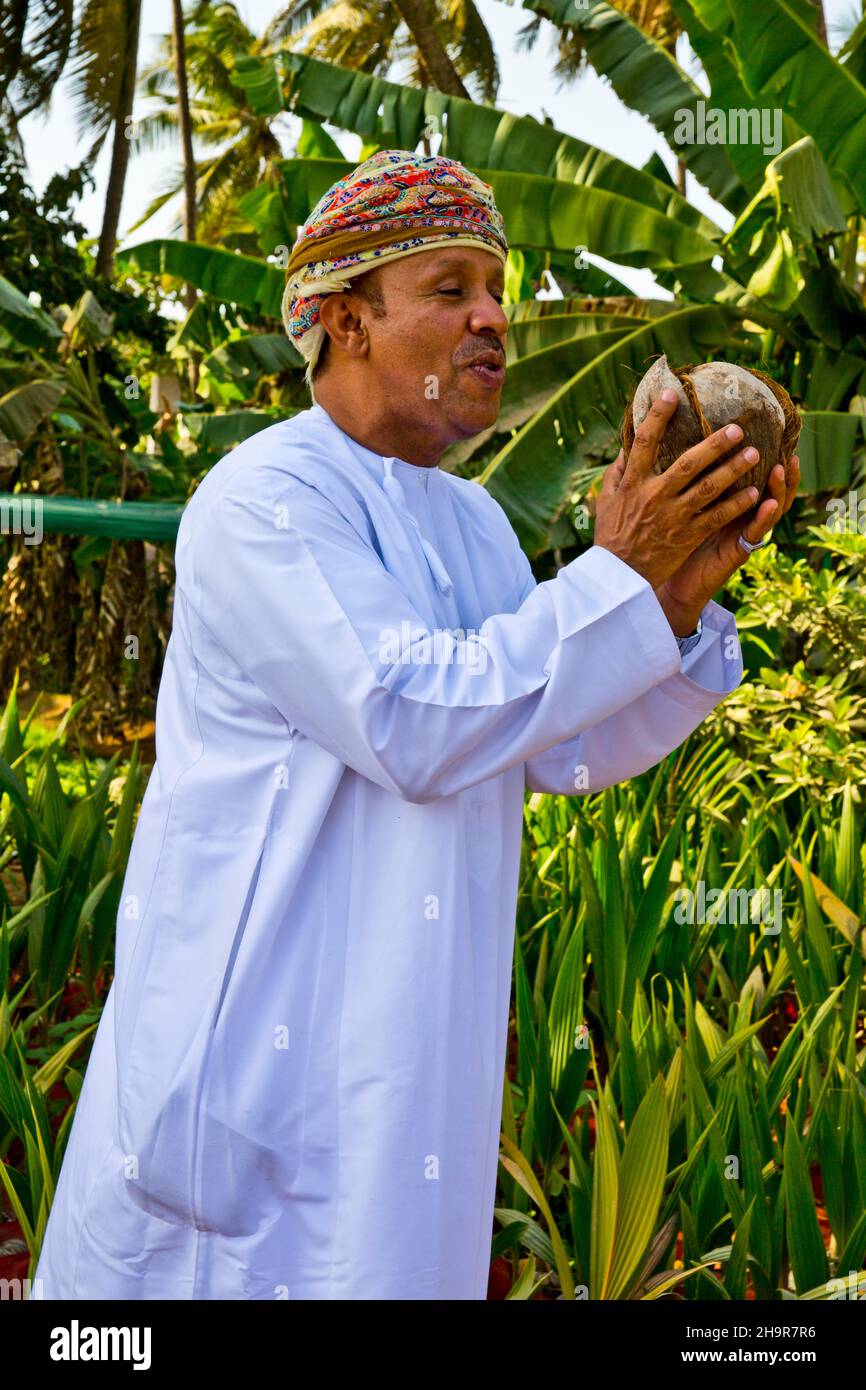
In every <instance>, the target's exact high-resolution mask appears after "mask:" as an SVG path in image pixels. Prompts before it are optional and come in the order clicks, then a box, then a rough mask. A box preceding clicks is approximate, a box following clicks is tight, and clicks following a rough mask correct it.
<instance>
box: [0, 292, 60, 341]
mask: <svg viewBox="0 0 866 1390" xmlns="http://www.w3.org/2000/svg"><path fill="white" fill-rule="evenodd" d="M0 329H2V330H4V331H5V332H6V333H8V334H9V337H10V338H11V339H12V341H13V343H20V344H22V345H23V346H24V347H31V348H40V349H45V348H51V347H55V346H56V345H57V343H59V341H60V337H61V333H60V329H59V328H58V326H57V324H56V323H55V322H54V320H53V319H52V318H49V316H48V314H46V313H44V312H43V311H42V309H37V308H36V305H35V304H31V303H30V300H29V299H28V298H27V296H26V295H24V294H22V293H21V291H20V290H19V289H16V287H15V286H14V285H13V284H10V282H9V281H8V280H6V279H5V278H4V277H3V276H2V275H0Z"/></svg>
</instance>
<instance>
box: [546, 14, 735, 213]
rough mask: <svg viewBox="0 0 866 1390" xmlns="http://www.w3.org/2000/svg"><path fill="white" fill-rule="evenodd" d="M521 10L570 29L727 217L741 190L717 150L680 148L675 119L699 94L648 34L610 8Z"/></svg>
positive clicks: (718, 147)
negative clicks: (727, 210) (574, 31)
mask: <svg viewBox="0 0 866 1390" xmlns="http://www.w3.org/2000/svg"><path fill="white" fill-rule="evenodd" d="M522 3H523V8H524V9H527V10H532V11H533V12H534V13H535V14H540V15H543V16H544V18H545V19H549V20H550V21H551V22H552V23H553V24H556V25H559V26H562V27H568V28H570V29H574V30H576V31H577V32H578V34H579V35H580V40H581V43H582V45H583V47H584V49H585V51H586V56H587V58H588V59H589V61H590V62H591V63H592V66H593V67H594V68H595V70H596V72H597V73H598V74H599V76H600V77H606V78H607V79H608V81H609V82H610V84H611V86H612V87H613V89H614V91H615V92H616V94H617V96H618V97H619V98H620V100H621V101H623V102H625V104H626V106H629V107H631V108H632V110H635V111H641V112H642V113H643V114H644V115H645V116H647V117H648V118H649V120H651V121H652V123H653V125H654V126H655V127H656V129H657V130H658V131H660V133H661V134H662V135H664V137H665V139H666V140H667V141H668V144H669V145H670V146H671V148H672V149H673V150H674V151H675V153H676V155H677V157H678V158H679V159H681V160H682V161H683V163H684V164H686V166H687V167H688V168H689V169H690V170H691V172H692V173H693V174H694V176H695V178H696V179H698V180H699V181H700V182H701V183H702V184H703V185H704V186H705V187H706V188H708V189H709V191H710V192H711V193H712V195H713V197H714V198H716V199H717V200H718V201H719V202H720V203H722V204H724V206H725V207H727V208H730V209H731V210H732V211H733V212H736V211H738V210H739V208H740V207H741V206H742V204H743V202H744V201H745V190H744V188H743V185H742V183H741V182H740V179H739V176H738V174H737V172H736V170H735V169H734V166H733V164H732V163H731V160H730V158H729V156H728V153H727V151H726V149H725V148H724V146H722V145H706V144H697V143H692V144H680V143H679V142H678V141H677V127H678V123H679V122H678V118H679V117H680V116H681V114H682V113H683V112H684V111H695V110H696V109H697V105H698V102H700V101H703V100H705V98H704V93H703V92H702V91H701V89H700V87H698V85H697V83H695V82H693V81H692V79H691V77H689V75H688V74H687V73H685V72H684V71H683V70H682V68H681V67H680V66H679V64H678V63H677V61H676V59H675V58H674V57H673V56H672V55H671V54H670V53H668V52H667V50H666V49H664V48H663V47H662V45H661V44H660V43H658V42H657V41H656V40H655V39H654V38H653V37H652V36H651V35H650V34H648V33H646V31H645V30H643V29H642V28H641V27H640V26H639V25H638V24H635V23H634V22H633V21H632V20H631V19H629V18H628V16H627V15H625V14H623V12H622V11H621V10H619V9H617V8H616V7H615V6H614V5H607V4H603V3H600V4H590V5H589V6H587V7H586V8H584V7H583V6H578V5H576V4H575V3H574V0H522Z"/></svg>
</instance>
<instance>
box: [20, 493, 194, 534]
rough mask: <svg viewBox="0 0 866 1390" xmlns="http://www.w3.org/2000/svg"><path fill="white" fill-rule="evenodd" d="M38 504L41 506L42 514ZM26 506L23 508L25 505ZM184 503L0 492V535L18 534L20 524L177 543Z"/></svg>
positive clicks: (67, 531)
mask: <svg viewBox="0 0 866 1390" xmlns="http://www.w3.org/2000/svg"><path fill="white" fill-rule="evenodd" d="M34 503H39V504H40V511H41V516H40V514H39V512H37V511H35V510H34ZM22 504H23V505H22ZM183 510H184V504H183V503H181V502H112V501H109V500H108V499H98V500H93V499H92V498H89V497H63V496H60V495H58V494H57V493H47V494H45V495H40V494H38V493H33V492H16V493H11V492H5V493H0V535H9V534H10V533H11V534H18V531H19V529H20V528H19V526H18V525H16V521H18V520H20V518H22V516H23V518H24V519H25V520H26V521H27V525H28V527H32V526H33V523H34V521H35V520H36V519H37V518H38V520H39V524H40V525H41V528H42V530H43V531H51V532H58V533H64V534H66V535H70V536H111V537H112V538H113V539H116V540H122V541H134V540H137V541H174V540H176V539H177V528H178V526H179V525H180V518H181V516H182V514H183Z"/></svg>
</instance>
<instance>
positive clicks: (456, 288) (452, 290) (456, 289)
mask: <svg viewBox="0 0 866 1390" xmlns="http://www.w3.org/2000/svg"><path fill="white" fill-rule="evenodd" d="M439 293H440V294H461V293H462V290H461V289H460V287H459V286H458V285H452V286H451V288H450V289H447V290H440V291H439Z"/></svg>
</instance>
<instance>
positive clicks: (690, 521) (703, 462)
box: [595, 391, 758, 589]
mask: <svg viewBox="0 0 866 1390" xmlns="http://www.w3.org/2000/svg"><path fill="white" fill-rule="evenodd" d="M666 397H667V398H668V399H666ZM676 409H677V397H676V394H675V392H673V391H663V392H662V394H661V395H660V396H659V397H658V398H657V400H656V401H655V402H654V403H653V406H652V409H651V410H650V412H649V414H648V415H647V417H646V419H645V420H644V421H643V423H642V424H641V426H640V428H639V429H638V431H637V433H636V434H635V437H634V444H633V445H632V448H631V451H630V453H629V456H628V459H627V460H626V459H623V455H622V452H620V455H619V457H618V458H617V460H616V462H615V463H612V464H611V465H610V467H609V468H608V470H607V473H606V474H605V478H604V483H603V485H602V488H601V492H600V493H599V496H598V501H597V504H596V515H595V544H596V545H600V546H603V547H604V549H605V550H610V551H611V552H612V553H613V554H614V555H617V556H619V558H620V559H621V560H624V561H625V563H626V564H627V565H630V566H631V568H632V569H634V570H637V572H638V574H641V575H643V577H644V579H646V580H647V581H648V582H649V583H650V584H651V585H652V587H653V588H654V589H656V588H658V586H659V585H660V584H663V583H664V581H665V580H666V579H668V578H669V576H670V575H672V574H673V573H674V572H675V571H676V570H678V569H679V567H680V565H681V564H682V563H683V561H684V560H686V559H687V558H688V556H689V555H691V554H692V552H693V551H694V550H696V549H697V547H698V546H699V545H701V544H702V543H703V542H704V541H705V540H706V539H707V537H708V536H711V535H712V534H713V533H714V532H715V531H718V530H720V529H721V528H722V527H723V526H726V525H727V524H728V523H729V522H731V521H733V520H734V519H735V518H736V517H738V516H744V515H745V513H746V512H748V511H751V509H752V508H753V507H754V505H755V503H756V502H757V500H758V490H757V488H754V487H750V488H741V489H740V490H739V491H738V492H735V493H734V494H733V495H732V496H731V497H727V498H725V500H724V501H723V502H719V501H717V499H718V497H719V496H720V495H721V493H723V492H725V491H726V489H727V488H729V487H730V486H731V484H732V483H735V482H736V481H737V479H738V478H741V477H742V476H743V475H744V474H745V473H748V472H750V470H751V469H752V468H754V466H755V463H756V461H757V459H758V451H757V449H754V448H752V447H751V446H750V447H747V448H745V449H740V450H739V451H738V452H737V453H736V454H734V455H733V457H732V458H730V459H727V460H726V461H725V462H724V463H717V462H716V461H717V460H718V459H720V458H721V457H722V456H723V455H725V454H727V453H728V452H729V451H730V450H731V449H732V448H733V447H734V445H735V444H736V442H737V440H739V439H742V437H743V431H742V430H741V429H740V427H739V425H727V426H726V427H725V428H724V429H721V430H716V432H715V434H711V435H710V436H709V438H708V439H704V440H702V441H701V443H700V444H696V445H695V446H694V448H692V449H687V450H686V452H685V453H684V454H680V456H679V458H678V459H675V460H674V462H673V463H672V464H671V465H670V467H669V468H667V469H666V470H665V472H664V473H661V474H656V473H654V472H653V465H654V463H655V461H656V456H657V454H658V450H659V445H660V443H661V438H662V435H663V434H664V432H665V429H666V427H667V424H668V421H669V420H670V419H671V417H672V416H673V414H674V412H675V410H676ZM713 463H716V467H714V468H713V467H711V466H710V465H712V464H713ZM696 480H697V481H696Z"/></svg>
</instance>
